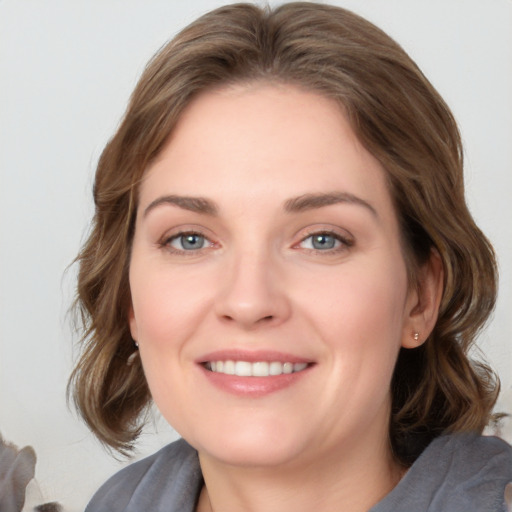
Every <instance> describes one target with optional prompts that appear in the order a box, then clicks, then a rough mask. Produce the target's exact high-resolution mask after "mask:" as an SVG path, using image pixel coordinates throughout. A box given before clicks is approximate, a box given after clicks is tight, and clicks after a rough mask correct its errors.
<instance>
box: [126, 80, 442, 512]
mask: <svg viewBox="0 0 512 512" xmlns="http://www.w3.org/2000/svg"><path fill="white" fill-rule="evenodd" d="M333 192H335V193H337V194H338V196H336V199H332V194H333ZM305 194H309V195H314V197H315V198H317V197H320V196H321V197H322V198H323V199H322V200H320V201H312V200H309V201H305V202H304V201H303V202H302V205H300V201H299V200H297V199H296V198H302V197H303V196H304V195H305ZM325 194H330V195H331V196H330V199H329V198H327V199H326V198H325ZM169 196H171V197H172V200H169ZM176 197H179V198H183V197H185V198H189V197H196V198H197V197H200V198H202V199H206V200H207V201H208V202H207V203H206V204H205V203H204V201H203V202H199V203H198V202H197V201H196V202H195V203H194V204H195V206H194V204H193V203H191V202H190V201H187V200H183V199H176ZM326 203H333V204H326ZM198 204H199V206H200V208H199V209H198V208H197V206H198ZM293 206H295V208H293ZM193 210H194V211H193ZM196 210H197V211H196ZM183 232H185V233H189V234H190V233H195V234H196V235H195V238H194V237H193V238H192V239H189V241H190V240H192V241H193V242H194V243H192V246H190V245H188V246H186V247H185V245H184V242H186V241H187V240H186V239H184V238H183V237H182V236H181V235H180V233H183ZM313 234H320V239H318V240H319V241H322V242H324V244H323V245H322V244H319V243H317V242H315V243H313V240H317V239H313V238H312V235H313ZM324 235H326V236H327V238H322V236H324ZM198 237H199V238H198ZM201 237H204V238H201ZM331 237H332V238H331ZM203 241H204V242H203ZM201 244H203V246H202V247H201V248H198V247H199V246H200V245H201ZM422 272H423V273H422V276H421V279H420V282H421V287H419V288H417V287H413V286H410V285H409V283H408V282H407V272H406V266H405V262H404V257H403V248H402V246H401V242H400V233H399V227H398V222H397V217H396V213H395V211H394V208H393V204H392V201H391V197H390V194H389V191H388V189H387V186H386V180H385V174H384V171H383V169H382V167H381V165H380V164H379V162H378V161H377V160H376V159H375V158H374V157H373V156H372V155H371V154H370V153H368V152H367V151H366V150H365V149H364V148H363V147H362V145H361V144H360V143H359V141H358V140H357V138H356V136H355V134H354V133H353V131H352V129H351V127H350V125H349V123H348V121H347V119H346V118H345V116H344V114H343V112H342V110H341V109H340V108H339V106H338V105H337V104H336V103H334V102H333V101H332V100H330V99H327V98H324V97H322V96H320V95H318V94H316V93H312V92H308V91H304V90H301V89H298V88H294V87H291V86H286V87H285V86H276V85H269V84H261V83H257V84H252V85H244V86H236V87H230V88H223V89H219V90H214V91H209V92H206V93H203V94H202V95H200V96H199V97H197V98H196V99H195V100H194V101H193V102H192V103H191V104H190V105H189V106H188V107H187V109H186V110H185V112H184V113H183V115H182V117H181V119H180V121H179V122H178V124H177V126H176V129H175V130H174V132H173V134H172V137H171V138H170V140H169V143H168V144H167V145H166V147H165V148H164V149H163V151H162V152H161V154H160V155H159V157H158V158H157V159H156V160H155V161H154V162H153V164H152V165H151V167H150V168H149V169H148V170H147V172H146V175H145V178H144V180H143V183H142V185H141V187H140V195H139V206H138V212H137V219H136V228H135V235H134V241H133V249H132V257H131V264H130V287H131V293H132V308H131V311H130V327H131V332H132V336H133V338H134V339H135V340H136V341H137V342H138V343H139V347H140V355H141V359H142V363H143V367H144V371H145V375H146V377H147V380H148V384H149V387H150V389H151V393H152V395H153V398H154V400H155V402H156V404H157V406H158V407H159V409H160V410H161V412H162V414H163V415H164V417H165V418H166V419H167V421H168V422H169V423H170V424H171V425H172V426H173V427H174V428H175V429H176V430H177V431H178V432H179V433H180V434H181V435H182V436H183V437H184V438H185V439H186V440H187V441H188V442H189V443H190V444H192V446H194V447H195V448H196V449H197V450H198V452H199V458H200V462H201V467H202V471H203V475H204V478H205V483H206V487H205V489H204V490H203V492H202V494H201V497H200V500H199V504H198V510H210V509H213V510H217V511H218V510H223V511H235V510H247V511H249V510H251V511H258V510H265V511H266V512H269V511H272V510H276V511H277V510H279V511H280V512H283V511H287V510H290V511H291V510H293V511H295V512H296V511H301V510H304V511H305V510H308V511H309V510H311V509H313V508H315V509H316V510H334V509H336V508H338V509H340V507H341V509H345V510H351V511H353V512H357V511H363V510H368V509H369V508H370V507H371V506H372V505H373V504H375V503H376V502H377V501H379V500H380V499H381V498H382V497H383V496H384V495H385V494H387V493H388V492H389V491H390V490H391V489H392V488H393V487H394V486H395V485H396V483H397V481H398V480H399V478H400V476H401V469H400V468H399V467H398V465H397V464H395V462H394V460H393V458H392V456H391V453H390V449H389V444H388V424H389V416H390V391H389V388H390V381H391V377H392V373H393V368H394V364H395V361H396V358H397V355H398V351H399V349H400V347H401V346H404V347H413V346H416V345H418V344H420V343H422V341H423V340H424V339H425V338H426V337H427V336H428V334H429V332H430V330H431V329H432V327H433V325H434V322H435V318H436V314H437V307H438V304H439V296H440V282H441V271H440V268H439V264H437V263H436V259H435V258H433V259H432V262H431V263H430V264H429V265H427V266H426V267H425V269H424V270H423V271H422ZM415 332H419V333H420V337H419V339H418V340H415V339H414V333H415ZM232 349H235V350H237V351H238V352H239V353H240V354H247V353H254V352H258V351H269V350H272V351H278V352H279V353H284V354H287V355H291V356H294V357H297V358H300V360H304V361H307V362H308V364H309V366H308V368H307V370H306V371H304V372H303V373H302V374H301V375H300V377H299V378H294V379H293V381H292V383H291V384H290V385H287V386H285V387H283V388H282V389H281V388H279V389H278V390H276V391H272V392H265V393H262V394H259V395H258V394H257V393H256V394H254V393H252V392H247V393H246V392H245V391H244V389H245V388H244V389H242V392H241V393H233V392H230V391H229V390H228V391H226V389H222V388H219V387H218V386H215V385H213V384H212V382H211V380H210V379H209V377H208V373H207V370H206V369H205V368H204V366H203V365H202V364H200V363H202V362H204V359H205V355H207V354H210V353H212V352H214V351H223V350H232ZM249 378H250V377H249Z"/></svg>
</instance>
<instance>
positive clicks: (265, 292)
mask: <svg viewBox="0 0 512 512" xmlns="http://www.w3.org/2000/svg"><path fill="white" fill-rule="evenodd" d="M221 280H222V284H221V286H220V289H219V292H218V295H217V300H216V307H215V310H216V313H217V316H218V317H219V318H220V319H221V320H222V321H223V322H229V323H232V324H233V325H238V326H239V327H241V328H243V329H245V330H253V329H257V328H260V327H263V326H277V325H279V324H281V323H283V322H284V321H286V320H287V319H288V318H289V316H290V314H291V307H290V300H289V297H288V294H287V290H286V285H285V282H284V278H283V272H282V269H280V268H279V265H277V264H276V262H274V261H272V259H271V257H270V256H268V255H264V254H260V255H257V254H255V253H252V254H251V253H249V254H243V255H238V257H236V258H233V261H230V262H229V264H228V268H226V271H225V274H224V276H222V278H221Z"/></svg>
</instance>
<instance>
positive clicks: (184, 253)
mask: <svg viewBox="0 0 512 512" xmlns="http://www.w3.org/2000/svg"><path fill="white" fill-rule="evenodd" d="M186 236H197V237H201V238H203V239H204V241H205V244H206V246H205V247H200V248H199V249H190V250H187V249H176V248H175V247H173V246H172V245H171V244H172V242H174V241H175V240H179V239H180V238H183V237H186ZM158 245H159V246H160V247H161V248H165V249H166V250H167V251H169V252H170V253H171V254H176V255H179V256H195V255H197V254H200V253H202V252H203V251H205V250H208V249H210V248H211V247H213V246H214V245H215V244H214V242H212V241H211V240H210V239H209V238H208V237H207V236H206V235H204V234H203V233H201V232H200V231H188V230H184V231H179V232H178V233H175V234H173V235H171V236H168V237H165V238H164V239H163V240H162V241H161V242H159V244H158Z"/></svg>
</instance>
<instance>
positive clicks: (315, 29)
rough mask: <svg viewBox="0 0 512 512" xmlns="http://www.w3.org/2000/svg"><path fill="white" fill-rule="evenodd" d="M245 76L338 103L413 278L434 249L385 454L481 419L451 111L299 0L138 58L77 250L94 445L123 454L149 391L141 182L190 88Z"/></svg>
mask: <svg viewBox="0 0 512 512" xmlns="http://www.w3.org/2000/svg"><path fill="white" fill-rule="evenodd" d="M256 81H263V82H270V83H280V84H289V85H292V86H298V87H301V88H305V89H307V90H311V91H316V92H318V93H320V94H323V95H325V96H326V97H329V98H332V99H334V100H335V101H337V102H338V103H339V104H340V105H342V106H343V109H344V111H345V112H346V114H347V116H348V119H349V121H350V123H351V126H352V128H353V130H354V131H355V133H356V134H357V136H358V137H359V139H360V141H361V142H362V143H363V145H364V146H365V147H366V148H367V149H368V151H369V152H371V153H372V154H373V155H374V156H375V157H376V158H377V159H378V160H379V161H380V163H381V164H382V166H383V168H384V169H385V172H386V175H387V180H388V184H389V190H390V193H391V196H392V198H393V201H394V205H395V208H396V213H397V216H398V219H399V222H400V226H401V233H402V237H403V245H404V253H405V258H406V263H407V267H408V272H409V279H410V282H411V283H415V279H416V276H417V270H418V268H419V267H420V266H421V265H422V264H424V263H425V262H426V261H427V260H428V258H429V257H430V254H431V252H432V251H433V250H435V251H437V252H438V254H439V255H440V258H441V260H442V264H443V267H444V292H443V297H442V302H441V306H440V311H439V317H438V321H437V323H436V325H435V328H434V330H433V331H432V333H431V335H430V336H429V338H428V339H427V341H426V342H425V343H424V344H423V345H422V346H421V347H419V348H416V349H402V350H401V352H400V354H399V357H398V361H397V364H396V368H395V371H394V375H393V380H392V385H391V393H392V414H391V418H390V442H391V446H392V449H393V452H394V454H395V456H396V458H397V460H398V461H400V462H401V463H402V464H404V465H406V466H407V465H410V464H411V463H412V462H413V461H414V460H415V458H416V457H417V456H418V455H419V453H421V451H422V450H423V448H424V447H425V446H426V445H427V444H428V443H429V442H430V441H431V440H432V439H433V438H434V437H436V436H438V435H440V434H442V433H445V432H453V431H469V430H476V431H481V430H482V429H483V428H484V426H485V425H486V424H487V423H488V421H489V418H490V414H491V410H492V407H493V405H494V403H495V400H496V396H497V392H498V387H499V386H498V382H497V377H496V376H495V375H494V373H493V372H492V371H491V370H490V369H489V368H488V367H487V366H485V365H484V364H482V363H478V362H474V361H472V360H471V358H470V357H469V352H470V349H471V347H472V345H473V343H474V340H475V337H476V335H477V333H478V331H479V330H480V328H481V327H482V326H483V324H484V323H485V321H486V319H487V318H488V316H489V314H490V312H491V311H492V309H493V306H494V303H495V296H496V286H497V276H496V263H495V257H494V253H493V250H492V247H491V245H490V244H489V242H488V241H487V239H486V238H485V236H484V235H483V234H482V232H481V231H480V230H479V228H478V227H477V226H476V224H475V222H474V221H473V219H472V217H471V215H470V213H469V211H468V208H467V206H466V202H465V198H464V184H463V157H462V145H461V140H460V135H459V131H458V128H457V125H456V123H455V121H454V118H453V116H452V114H451V112H450V110H449V109H448V107H447V105H446V104H445V102H444V101H443V99H442V98H441V97H440V96H439V94H438V93H437V92H436V90H435V89H434V88H433V86H432V85H431V84H430V83H429V81H428V80H427V79H426V78H425V76H424V75H423V74H422V72H421V71H420V70H419V69H418V67H417V66H416V64H415V63H414V62H413V61H412V60H411V58H410V57H409V56H408V55H407V54H406V53H405V51H404V50H403V49H402V48H401V47H400V46H399V45H398V44H397V43H396V42H394V41H393V40H392V39H391V38H390V37H389V36H387V35H386V34H385V33H384V32H382V31H381V30H380V29H378V28H377V27H375V26H374V25H372V24H371V23H369V22H368V21H366V20H364V19H362V18H361V17H359V16H357V15H355V14H354V13H352V12H350V11H347V10H344V9H341V8H338V7H334V6H329V5H322V4H315V3H306V2H299V3H289V4H285V5H283V6H280V7H277V8H275V9H271V8H269V7H266V8H259V7H257V6H255V5H251V4H235V5H229V6H226V7H222V8H219V9H217V10H214V11H212V12H210V13H208V14H206V15H204V16H202V17H201V18H199V19H198V20H196V21H195V22H194V23H192V24H191V25H189V26H188V27H187V28H185V29H184V30H183V31H182V32H180V33H179V34H178V35H177V36H176V37H175V38H174V39H173V40H172V41H170V42H169V43H168V44H167V45H165V46H164V47H163V48H162V49H161V50H160V51H159V52H158V53H157V54H156V55H155V56H154V57H153V59H152V60H151V61H150V62H149V63H148V65H147V67H146V69H145V71H144V72H143V74H142V76H141V78H140V80H139V82H138V84H137V86H136V88H135V90H134V92H133V94H132V96H131V99H130V101H129V104H128V107H127V110H126V113H125V115H124V118H123V120H122V122H121V124H120V126H119V128H118V130H117V131H116V133H115V135H114V136H113V137H112V139H111V140H110V141H109V142H108V144H107V146H106V147H105V149H104V151H103V153H102V155H101V157H100V159H99V163H98V167H97V171H96V178H95V184H94V203H95V213H94V218H93V221H92V228H91V231H90V234H89V237H88V239H87V241H86V242H85V244H84V246H83V248H82V250H81V252H80V254H79V255H78V257H77V262H78V264H79V273H78V286H77V297H76V302H75V307H76V309H77V311H78V312H79V314H80V316H81V321H82V334H83V336H82V340H81V356H80V358H79V360H78V362H77V364H76V367H75V369H74V371H73V373H72V375H71V379H70V383H69V392H70V394H71V396H72V397H73V399H74V401H75V403H76V406H77V408H78V409H79V411H80V413H81V415H82V416H83V418H84V419H85V421H86V422H87V424H88V425H89V427H90V428H91V429H92V431H93V432H94V433H95V434H96V436H97V437H98V438H99V439H100V440H101V441H102V442H103V443H105V444H107V445H109V446H110V447H112V448H114V449H116V450H118V451H120V452H121V453H128V452H129V451H130V449H131V448H132V447H133V442H134V441H135V439H136V438H137V435H138V434H139V433H140V430H141V428H142V425H143V423H144V418H145V414H144V413H145V411H146V410H147V407H148V405H149V404H150V403H151V397H150V392H149V389H148V387H147V384H146V380H145V377H144V373H143V369H142V366H141V363H140V359H139V358H136V359H135V361H134V364H132V365H128V364H127V360H128V357H129V356H130V353H131V352H132V351H133V340H132V339H131V336H130V330H129V324H128V311H129V307H130V300H131V298H130V286H129V282H128V267H129V261H130V247H131V243H132V237H133V231H134V218H135V213H136V209H137V196H138V185H139V183H140V180H141V179H142V177H143V175H144V172H145V169H146V168H147V167H148V165H149V164H150V163H151V161H152V160H153V159H154V158H155V157H156V156H157V155H158V154H159V152H160V151H161V150H162V148H163V146H164V144H165V143H166V141H167V140H168V139H169V136H170V134H171V133H172V130H173V127H174V126H175V125H176V122H177V120H178V119H179V117H180V115H181V113H182V112H183V109H184V108H185V107H186V106H187V105H188V104H189V103H190V101H191V100H192V99H193V98H194V97H195V96H197V95H198V94H199V93H201V92H203V91H206V90H209V89H212V88H214V87H221V86H225V85H229V84H236V83H250V82H256Z"/></svg>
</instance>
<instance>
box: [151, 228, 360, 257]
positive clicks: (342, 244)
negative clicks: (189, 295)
mask: <svg viewBox="0 0 512 512" xmlns="http://www.w3.org/2000/svg"><path fill="white" fill-rule="evenodd" d="M186 236H197V237H200V238H203V239H204V242H205V244H206V246H204V247H200V248H199V249H189V250H187V249H185V248H183V249H177V248H175V247H173V246H172V245H171V244H172V242H174V241H176V240H179V239H180V238H183V237H186ZM322 236H325V237H332V238H333V239H334V241H335V243H338V246H337V247H336V246H335V247H333V248H328V249H317V248H314V247H312V248H304V249H305V250H306V251H308V252H310V253H313V254H320V255H323V256H327V255H335V254H338V253H340V252H343V251H346V250H347V249H349V248H350V247H352V246H353V245H354V240H353V239H351V238H349V237H346V236H342V235H340V234H339V233H337V232H335V231H329V230H320V231H311V232H309V233H307V235H306V236H305V237H303V238H302V239H301V240H300V241H299V242H298V243H297V244H295V245H294V246H293V248H300V245H301V244H303V243H304V242H305V241H306V240H308V239H312V238H313V237H322ZM158 245H159V246H160V247H161V248H164V249H166V250H167V251H169V252H170V253H171V254H176V255H178V256H195V255H198V254H202V253H203V252H204V251H207V250H209V249H211V248H212V247H214V246H215V243H214V242H212V241H211V240H210V239H209V238H208V237H207V236H206V235H205V234H203V233H201V232H200V231H193V230H184V231H179V232H177V233H175V234H173V235H171V236H168V237H165V238H164V239H163V240H162V241H161V242H159V244H158Z"/></svg>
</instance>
